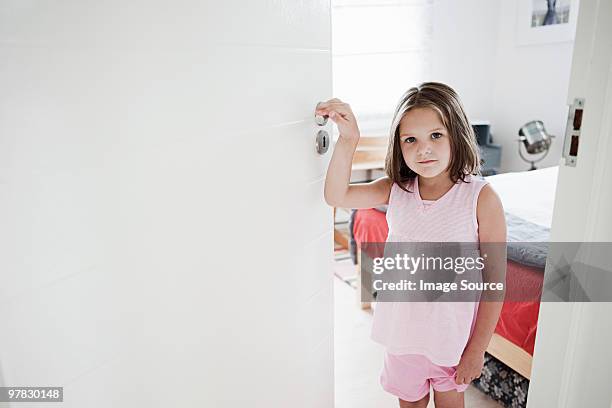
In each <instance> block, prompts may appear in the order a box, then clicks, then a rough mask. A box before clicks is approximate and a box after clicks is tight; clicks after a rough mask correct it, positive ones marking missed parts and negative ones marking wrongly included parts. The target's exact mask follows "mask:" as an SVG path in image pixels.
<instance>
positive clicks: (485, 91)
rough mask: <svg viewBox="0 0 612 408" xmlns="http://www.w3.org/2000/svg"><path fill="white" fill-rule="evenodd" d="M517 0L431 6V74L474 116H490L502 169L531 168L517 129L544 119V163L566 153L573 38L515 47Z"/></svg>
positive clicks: (443, 0)
mask: <svg viewBox="0 0 612 408" xmlns="http://www.w3.org/2000/svg"><path fill="white" fill-rule="evenodd" d="M516 7H517V5H516V3H515V2H508V1H500V0H493V1H486V2H485V1H479V0H466V1H463V2H461V3H460V4H459V2H453V1H451V0H437V1H435V4H434V13H435V14H434V41H433V53H432V61H433V64H432V65H433V68H432V78H433V79H434V80H439V81H443V82H447V83H448V84H449V85H451V86H453V87H454V88H455V89H456V90H457V91H458V92H459V94H460V95H461V97H462V100H463V102H464V104H465V106H466V109H467V111H468V116H469V117H470V119H472V120H474V119H483V120H489V121H491V131H492V133H493V137H494V141H495V143H498V144H501V145H502V146H503V152H502V162H501V171H502V172H506V171H521V170H525V169H527V168H528V167H529V165H528V164H527V163H525V162H524V161H522V160H521V158H520V157H519V155H518V152H517V141H516V140H517V137H518V134H517V132H518V129H519V128H520V127H521V126H522V125H523V124H524V123H526V122H528V121H530V120H533V119H539V120H542V121H543V122H544V125H545V126H546V129H547V130H548V132H549V133H550V134H553V135H556V136H557V138H555V139H553V144H552V147H551V151H550V153H549V155H548V157H546V159H544V161H542V162H541V163H540V164H539V167H549V166H554V165H556V164H557V163H558V161H559V158H560V157H561V150H562V144H563V132H564V129H565V121H566V114H567V105H566V99H567V87H568V83H569V73H570V69H571V57H572V50H573V42H565V43H551V44H539V45H530V46H517V45H516V42H515V32H516Z"/></svg>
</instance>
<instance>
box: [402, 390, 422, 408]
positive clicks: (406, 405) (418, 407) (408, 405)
mask: <svg viewBox="0 0 612 408" xmlns="http://www.w3.org/2000/svg"><path fill="white" fill-rule="evenodd" d="M399 404H400V408H427V404H429V393H427V395H425V396H424V397H423V398H421V399H420V400H418V401H415V402H409V401H404V400H403V399H401V398H400V400H399Z"/></svg>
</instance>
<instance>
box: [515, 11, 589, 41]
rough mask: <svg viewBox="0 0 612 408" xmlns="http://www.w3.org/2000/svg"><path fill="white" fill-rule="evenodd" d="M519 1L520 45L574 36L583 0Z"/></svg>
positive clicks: (517, 28)
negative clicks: (580, 1) (580, 0)
mask: <svg viewBox="0 0 612 408" xmlns="http://www.w3.org/2000/svg"><path fill="white" fill-rule="evenodd" d="M516 4H517V11H516V44H517V45H534V44H546V43H557V42H569V41H573V40H574V35H575V34H576V21H577V20H578V7H579V5H580V4H579V0H518V1H517V2H516Z"/></svg>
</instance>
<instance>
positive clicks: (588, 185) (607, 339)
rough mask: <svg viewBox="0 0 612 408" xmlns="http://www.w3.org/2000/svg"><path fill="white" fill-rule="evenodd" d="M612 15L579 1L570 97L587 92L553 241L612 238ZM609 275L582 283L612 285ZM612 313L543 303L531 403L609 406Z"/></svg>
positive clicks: (608, 306)
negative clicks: (573, 161) (611, 21)
mask: <svg viewBox="0 0 612 408" xmlns="http://www.w3.org/2000/svg"><path fill="white" fill-rule="evenodd" d="M611 19H612V2H610V1H597V0H581V1H580V12H579V14H578V24H577V28H576V40H575V45H574V54H573V60H572V72H571V77H570V86H569V92H568V103H572V102H573V101H574V98H584V113H583V118H582V127H581V134H580V138H579V143H578V155H577V157H576V166H575V167H572V166H567V165H566V164H565V163H566V161H565V159H562V160H561V162H560V165H559V178H558V185H557V192H556V201H555V209H554V213H553V222H552V228H551V242H602V241H605V242H612V213H611V212H610V208H612V183H611V182H610V180H611V179H612V161H611V160H610V157H611V156H612V42H611V39H612V26H611V25H610V20H611ZM568 142H569V141H568ZM569 147H570V145H568V148H569ZM587 262H588V261H587ZM587 264H589V263H587ZM548 266H550V265H547V271H546V272H547V275H548ZM593 266H597V267H602V268H605V269H606V270H608V271H610V265H609V264H608V265H593ZM605 279H607V282H605V280H604V281H603V282H597V281H596V278H595V277H594V276H590V279H587V280H585V281H583V282H582V283H583V284H584V285H588V286H590V287H597V286H596V285H602V284H603V285H605V286H606V287H604V288H602V291H603V292H606V291H607V293H612V287H611V285H610V283H609V282H610V280H609V278H605ZM611 316H612V303H603V302H601V303H584V302H583V303H552V302H544V303H542V305H541V308H540V316H539V323H538V333H537V337H536V343H535V350H534V361H533V370H532V376H531V383H530V386H529V396H528V401H527V402H528V404H527V405H528V406H529V407H553V406H554V407H562V408H565V407H567V408H570V407H578V406H589V407H605V408H608V407H610V402H611V401H612V386H611V384H612V375H611V374H610V372H611V371H610V366H611V364H612V348H611V347H610V345H611V344H612V318H611Z"/></svg>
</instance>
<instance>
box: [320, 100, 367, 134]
mask: <svg viewBox="0 0 612 408" xmlns="http://www.w3.org/2000/svg"><path fill="white" fill-rule="evenodd" d="M315 114H317V115H323V116H325V115H327V116H329V117H330V119H331V120H333V121H334V123H335V124H336V125H337V126H338V131H339V132H340V138H341V139H345V140H348V141H351V142H353V143H357V142H358V141H359V137H360V133H359V127H358V126H357V120H356V119H355V115H354V114H353V111H352V110H351V107H350V106H349V104H348V103H344V102H342V101H341V100H340V99H337V98H333V99H330V100H328V101H326V102H319V103H318V104H317V109H316V111H315Z"/></svg>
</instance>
